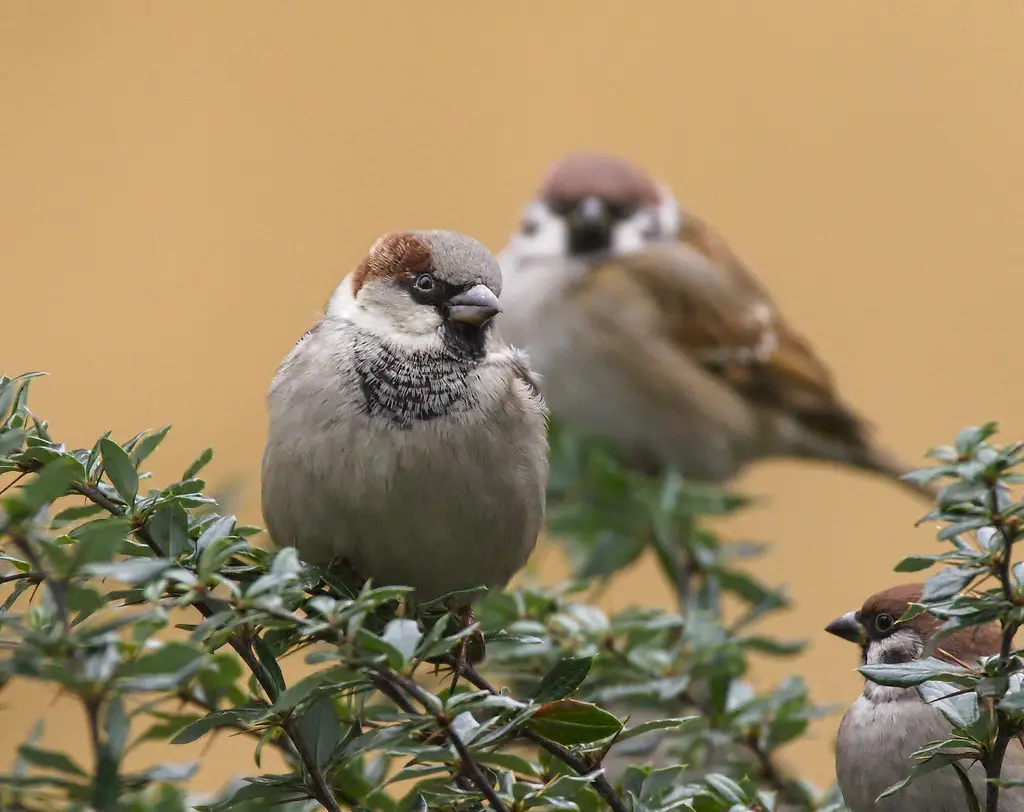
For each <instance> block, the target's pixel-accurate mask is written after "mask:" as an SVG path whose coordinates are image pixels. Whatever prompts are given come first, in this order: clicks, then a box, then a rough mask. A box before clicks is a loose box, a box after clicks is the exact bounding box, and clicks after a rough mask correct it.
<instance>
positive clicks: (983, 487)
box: [860, 423, 1024, 812]
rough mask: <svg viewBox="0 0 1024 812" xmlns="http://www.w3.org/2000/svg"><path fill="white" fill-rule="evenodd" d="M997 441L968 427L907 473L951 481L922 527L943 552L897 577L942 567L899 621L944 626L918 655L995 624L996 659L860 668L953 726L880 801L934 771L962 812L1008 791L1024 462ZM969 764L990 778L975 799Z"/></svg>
mask: <svg viewBox="0 0 1024 812" xmlns="http://www.w3.org/2000/svg"><path fill="white" fill-rule="evenodd" d="M995 433H996V426H995V424H994V423H986V424H985V425H983V426H972V427H969V428H966V429H964V430H963V431H961V432H960V433H959V434H958V435H957V437H956V440H955V442H954V444H953V445H951V446H947V445H944V446H938V447H936V448H933V449H932V450H931V451H930V452H929V453H928V456H929V457H932V458H933V459H935V460H936V461H937V463H938V464H937V465H934V466H932V467H930V468H925V469H922V470H920V471H916V472H914V474H912V475H911V476H913V477H914V478H915V479H917V480H918V481H920V482H931V481H935V480H941V479H950V480H952V481H951V482H949V483H948V484H947V485H946V486H945V487H944V488H943V489H942V490H941V491H940V493H939V496H938V499H937V506H936V508H935V509H934V510H932V511H931V512H930V513H928V515H926V516H925V517H924V518H923V519H922V520H921V521H922V522H926V521H927V522H941V527H940V529H939V531H938V534H937V538H938V540H939V542H941V543H942V544H943V545H944V549H943V551H942V552H939V553H931V554H928V555H915V556H911V557H909V558H906V559H904V560H903V561H901V562H900V563H899V564H898V565H897V566H896V569H897V571H899V572H917V571H919V570H924V569H927V568H929V567H931V566H933V565H935V564H944V565H946V567H945V568H944V569H941V570H939V572H937V573H936V574H935V575H933V576H932V577H931V578H929V579H928V580H927V582H926V583H925V589H924V594H923V595H922V597H921V602H920V604H914V605H912V606H911V607H910V609H909V610H908V613H907V616H905V617H904V618H903V619H904V620H906V619H909V618H910V617H912V616H913V615H915V614H917V613H919V612H922V611H924V610H925V609H927V611H929V612H930V613H931V614H933V615H934V616H935V617H937V618H938V619H940V620H941V621H943V622H942V625H941V626H940V627H939V629H938V631H937V632H936V634H935V635H934V637H933V638H932V641H931V646H930V648H929V650H928V651H926V652H925V654H926V655H927V654H929V653H930V654H934V653H937V652H942V650H943V641H944V640H946V639H947V638H948V636H949V635H950V634H953V633H955V632H957V631H960V630H964V629H970V628H972V627H976V626H979V625H982V624H989V623H993V622H995V623H998V624H999V627H1000V630H1001V634H1000V650H999V652H998V653H997V654H995V655H994V656H991V657H986V658H983V659H982V660H981V661H980V662H964V663H961V664H959V665H951V664H950V663H949V662H947V661H946V660H944V659H940V658H937V657H926V658H925V659H922V660H917V661H915V662H912V663H905V664H897V665H873V666H864V667H862V668H861V669H860V671H861V673H863V674H864V675H865V676H867V677H870V678H871V679H872V680H874V681H875V682H878V683H881V684H883V685H892V686H900V687H910V686H917V690H918V692H919V693H920V695H921V697H922V698H924V699H925V700H926V701H929V702H932V703H933V704H934V705H935V706H936V707H938V708H939V709H940V710H941V711H942V713H943V714H944V715H945V717H946V718H947V719H948V720H949V722H950V723H951V725H952V731H951V733H950V736H949V738H947V739H946V740H944V741H937V742H934V743H931V744H929V745H928V746H927V747H925V748H923V749H922V750H921V751H919V752H918V754H917V755H918V756H919V759H920V760H919V761H918V762H917V763H916V765H915V767H914V770H913V771H912V773H911V775H910V776H909V777H908V779H907V780H906V781H904V782H902V783H901V784H897V785H896V786H894V787H892V788H891V789H890V790H889V791H888V794H892V793H896V792H899V791H900V790H901V789H902V788H903V787H904V786H906V785H908V784H910V783H911V782H912V781H913V780H914V779H915V778H917V777H919V776H921V775H924V774H926V773H929V772H931V771H933V770H936V769H941V768H949V769H955V770H956V771H957V772H958V774H959V775H960V776H961V781H962V784H963V786H964V790H965V793H966V795H967V809H971V810H980V809H985V810H987V811H988V812H996V810H997V809H998V803H999V801H998V796H999V789H1000V787H1005V786H1012V785H1013V782H1012V781H1010V780H1007V779H1002V778H1000V775H1001V769H1002V765H1003V757H1004V756H1005V755H1006V750H1007V746H1008V745H1009V744H1010V742H1011V741H1014V740H1015V739H1017V738H1018V737H1020V736H1021V735H1022V734H1024V661H1022V659H1021V655H1022V654H1024V649H1020V648H1017V647H1016V646H1015V645H1014V635H1015V634H1016V632H1017V630H1018V629H1019V628H1020V626H1021V624H1022V623H1024V584H1022V581H1021V576H1022V575H1024V563H1022V562H1017V563H1014V561H1013V545H1014V544H1015V543H1016V542H1017V541H1019V540H1020V539H1021V538H1024V501H1020V500H1016V501H1015V500H1014V499H1013V498H1012V497H1011V492H1010V486H1011V485H1013V484H1016V483H1020V482H1022V481H1024V476H1022V475H1021V474H1020V473H1017V471H1018V470H1020V468H1021V465H1022V463H1024V443H1013V444H1012V445H1008V446H1004V447H1001V446H997V445H995V444H993V443H991V442H990V440H991V438H992V437H993V436H994V435H995ZM1017 744H1018V743H1016V742H1015V745H1017ZM975 761H980V762H981V764H982V765H984V767H985V773H986V776H987V777H988V781H987V783H986V786H985V792H984V797H981V798H979V797H977V795H976V793H975V791H974V788H973V787H972V786H971V784H970V783H969V782H968V781H967V778H966V769H967V768H968V767H969V766H970V765H971V763H972V762H975ZM1017 780H1018V783H1019V778H1018V779H1017Z"/></svg>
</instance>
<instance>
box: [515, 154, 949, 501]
mask: <svg viewBox="0 0 1024 812" xmlns="http://www.w3.org/2000/svg"><path fill="white" fill-rule="evenodd" d="M499 261H500V262H501V265H502V272H503V276H504V280H505V294H504V297H503V299H502V302H503V305H504V308H505V310H504V313H503V314H502V315H501V317H500V318H499V319H498V323H499V327H500V329H501V331H502V334H503V335H504V336H505V337H506V338H508V339H509V340H510V341H511V342H512V343H514V344H516V345H518V346H522V347H524V348H526V349H527V350H528V351H529V353H530V358H531V360H532V361H533V363H534V365H535V367H536V369H537V371H538V372H539V373H540V375H541V380H542V387H543V390H544V396H545V398H546V400H547V402H548V405H549V407H550V408H551V411H552V414H553V415H554V416H555V417H556V418H558V419H559V420H562V421H564V422H565V423H566V424H567V425H568V426H570V427H572V428H575V429H577V430H580V431H583V432H584V433H590V434H596V435H598V436H603V437H605V438H607V439H609V440H612V441H615V442H617V443H618V444H619V445H620V446H621V447H624V448H625V449H626V450H627V451H628V452H629V453H631V454H632V455H633V457H634V459H635V460H636V462H637V463H639V464H641V465H644V466H646V465H651V464H656V463H670V464H672V465H674V466H675V467H676V468H678V469H679V470H680V472H681V473H682V474H683V475H684V476H688V477H691V478H694V479H703V480H710V481H723V480H727V479H730V478H731V477H733V476H734V475H735V474H736V473H738V471H739V470H740V469H741V468H742V467H743V466H744V465H745V464H746V463H748V462H752V461H754V460H757V459H763V458H766V457H804V458H811V459H818V460H828V461H832V462H837V463H841V464H844V465H850V466H853V467H855V468H859V469H863V470H867V471H871V472H874V473H877V474H881V475H883V476H885V477H888V478H891V479H895V480H897V481H898V482H899V483H900V484H901V485H902V486H904V487H907V488H910V489H912V490H913V491H914V492H915V493H923V494H926V495H927V496H928V498H929V499H932V498H933V495H934V494H933V491H932V490H931V489H929V488H927V487H922V486H919V485H917V484H915V483H911V482H907V481H905V480H900V479H899V477H900V476H901V475H902V474H903V473H904V472H905V471H906V470H908V468H907V467H906V466H904V465H902V464H901V463H899V462H898V461H896V460H895V459H893V458H892V457H891V456H890V455H889V454H888V453H887V452H886V451H884V450H883V449H881V448H880V447H879V446H878V445H877V444H876V443H875V441H874V440H873V439H872V437H871V430H870V428H869V426H868V425H867V424H866V423H865V421H864V420H863V419H862V418H861V417H860V416H858V415H857V414H856V413H855V412H854V411H853V410H852V409H851V408H850V407H849V406H848V405H847V404H846V403H845V402H844V401H843V400H842V399H841V398H840V397H839V395H838V393H837V392H836V389H835V386H834V385H833V382H832V377H831V374H830V372H829V370H828V368H827V367H826V366H825V364H824V363H823V362H822V361H821V360H820V359H819V358H818V356H817V355H816V354H815V353H814V351H813V350H812V349H811V347H810V345H809V344H808V343H807V341H806V340H805V339H804V338H803V337H801V336H800V335H799V334H798V333H797V332H796V331H794V330H793V329H792V328H791V327H790V326H789V325H788V324H787V323H786V321H785V320H784V319H783V317H782V315H781V314H780V313H779V312H778V309H777V308H776V306H775V304H774V302H773V301H772V299H771V297H770V296H769V295H768V292H767V291H766V290H765V289H764V288H763V287H762V286H761V284H760V283H759V282H758V280H757V279H756V278H755V277H754V276H753V275H752V274H751V273H750V271H749V270H748V269H747V268H746V267H745V266H744V265H743V263H742V262H741V261H740V260H739V258H738V257H737V256H736V255H735V254H734V253H733V252H732V250H731V249H730V248H729V246H728V244H726V242H725V241H724V240H723V239H722V238H721V237H719V236H718V235H717V234H716V233H714V232H713V231H712V230H711V229H710V228H709V227H708V226H707V225H706V224H705V223H703V222H701V221H700V220H698V219H697V218H696V217H693V216H692V215H690V214H688V213H686V212H683V211H682V210H681V209H680V208H679V206H678V204H677V203H676V200H675V199H674V198H673V196H672V194H671V192H670V191H669V190H668V188H667V187H665V186H664V185H663V184H659V183H656V182H654V181H653V180H651V179H650V178H649V177H648V176H647V175H645V174H644V173H643V172H642V171H641V170H640V169H638V168H637V167H635V166H633V165H632V164H630V163H627V162H626V161H624V160H621V159H618V158H612V157H605V156H599V155H571V156H569V157H566V158H563V159H562V160H560V161H558V162H557V163H556V164H555V165H554V166H553V167H552V168H551V170H550V171H549V173H548V176H547V179H546V180H545V182H544V184H543V186H542V187H541V190H540V192H539V193H538V195H537V197H536V198H535V199H534V200H533V201H531V202H530V204H529V205H528V206H527V207H526V210H525V212H524V214H523V216H522V221H521V223H520V226H519V230H518V231H517V232H516V233H515V234H514V235H513V236H512V238H511V239H510V241H509V243H508V245H507V246H506V247H505V249H504V251H503V252H502V253H501V255H500V256H499Z"/></svg>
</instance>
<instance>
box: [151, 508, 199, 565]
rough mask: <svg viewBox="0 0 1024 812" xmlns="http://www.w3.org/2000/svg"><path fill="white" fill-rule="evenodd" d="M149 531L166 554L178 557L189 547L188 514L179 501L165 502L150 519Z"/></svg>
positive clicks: (174, 557)
mask: <svg viewBox="0 0 1024 812" xmlns="http://www.w3.org/2000/svg"><path fill="white" fill-rule="evenodd" d="M149 532H150V535H151V536H152V537H153V540H154V541H155V542H156V543H157V544H158V545H159V546H160V549H161V550H162V551H163V553H164V555H166V556H168V557H169V558H173V559H177V558H178V557H179V556H181V554H182V553H183V552H185V550H187V549H188V547H189V537H188V514H186V513H185V509H184V508H183V507H182V506H181V505H179V504H178V503H177V502H168V503H166V504H163V505H161V506H160V507H158V508H157V510H156V513H154V514H153V518H152V519H150V521H149Z"/></svg>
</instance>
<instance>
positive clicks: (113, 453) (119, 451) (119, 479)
mask: <svg viewBox="0 0 1024 812" xmlns="http://www.w3.org/2000/svg"><path fill="white" fill-rule="evenodd" d="M100 456H101V457H102V459H103V467H104V469H105V470H106V472H107V478H108V479H109V480H110V484H111V485H113V486H114V490H116V491H117V492H118V494H119V495H120V496H121V498H122V499H123V500H124V503H125V504H126V505H128V508H129V510H133V509H134V508H135V497H136V496H137V495H138V493H139V472H138V471H136V470H135V466H134V465H132V461H131V458H130V457H129V456H128V454H127V453H126V452H125V450H124V449H123V448H121V446H119V445H118V444H117V443H115V442H114V441H113V440H111V439H109V438H106V437H104V438H103V439H102V440H100Z"/></svg>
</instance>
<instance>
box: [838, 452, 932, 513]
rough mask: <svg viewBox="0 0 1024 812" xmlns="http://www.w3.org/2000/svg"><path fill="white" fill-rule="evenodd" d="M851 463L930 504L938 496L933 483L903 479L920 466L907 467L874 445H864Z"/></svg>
mask: <svg viewBox="0 0 1024 812" xmlns="http://www.w3.org/2000/svg"><path fill="white" fill-rule="evenodd" d="M851 462H852V463H853V464H854V465H855V466H856V467H858V468H860V469H861V470H863V471H867V472H869V473H872V474H877V475H879V476H883V477H885V478H886V479H889V480H892V481H893V482H895V483H896V484H897V485H899V486H900V487H902V488H904V489H905V490H907V491H909V492H911V493H913V494H914V495H915V496H917V497H919V498H923V499H926V500H927V501H928V502H929V503H931V504H935V501H936V498H937V497H938V495H939V490H940V487H939V486H938V485H937V484H936V483H934V482H929V483H921V482H916V481H914V480H911V479H904V478H903V477H904V474H907V473H908V472H910V471H913V470H915V468H917V467H920V466H913V465H907V464H906V463H905V462H903V461H902V460H900V459H899V458H897V457H895V456H894V455H893V454H892V453H890V452H889V451H888V450H887V449H885V448H882V447H881V446H879V445H877V444H875V443H869V444H867V445H865V446H864V447H863V449H862V450H861V451H860V453H859V454H857V455H856V457H855V458H854V459H853V460H851Z"/></svg>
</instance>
